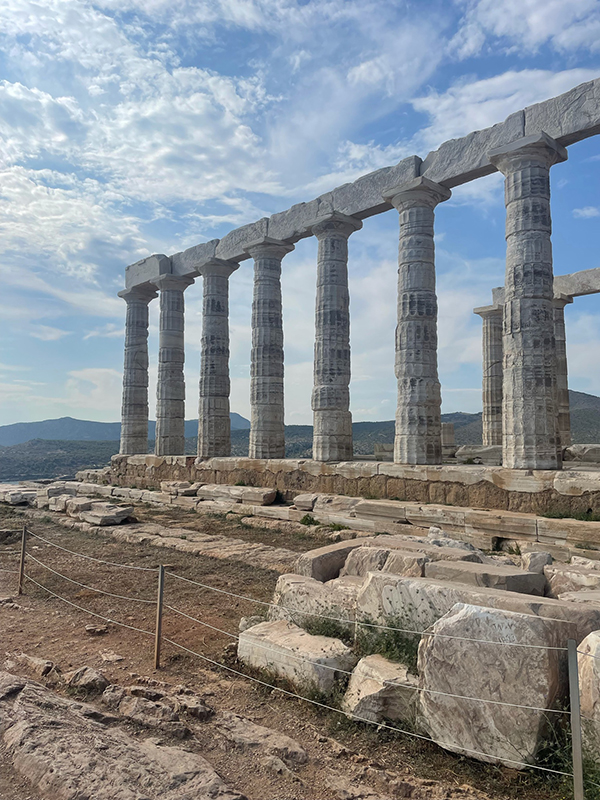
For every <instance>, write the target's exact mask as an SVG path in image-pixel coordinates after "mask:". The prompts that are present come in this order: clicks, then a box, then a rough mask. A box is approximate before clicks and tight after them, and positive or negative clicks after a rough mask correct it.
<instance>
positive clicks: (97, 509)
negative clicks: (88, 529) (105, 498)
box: [79, 503, 133, 525]
mask: <svg viewBox="0 0 600 800" xmlns="http://www.w3.org/2000/svg"><path fill="white" fill-rule="evenodd" d="M132 514H133V506H115V505H113V504H112V503H92V507H91V508H90V510H89V511H82V512H81V513H80V514H79V519H81V520H83V521H84V522H89V523H90V524H91V525H120V524H121V523H122V522H124V521H125V520H126V519H127V517H130V516H131V515H132Z"/></svg>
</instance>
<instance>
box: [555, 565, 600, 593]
mask: <svg viewBox="0 0 600 800" xmlns="http://www.w3.org/2000/svg"><path fill="white" fill-rule="evenodd" d="M544 574H545V575H546V578H547V580H548V585H549V587H550V590H549V595H550V597H558V595H559V594H564V593H565V592H577V591H580V590H581V589H587V590H590V589H600V571H598V570H597V569H586V568H585V567H573V566H570V565H569V564H551V565H549V566H547V567H544Z"/></svg>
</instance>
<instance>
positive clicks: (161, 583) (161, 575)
mask: <svg viewBox="0 0 600 800" xmlns="http://www.w3.org/2000/svg"><path fill="white" fill-rule="evenodd" d="M164 589H165V568H164V565H163V564H161V565H160V567H159V568H158V596H157V598H156V635H155V638H154V669H160V637H161V633H162V612H163V594H164Z"/></svg>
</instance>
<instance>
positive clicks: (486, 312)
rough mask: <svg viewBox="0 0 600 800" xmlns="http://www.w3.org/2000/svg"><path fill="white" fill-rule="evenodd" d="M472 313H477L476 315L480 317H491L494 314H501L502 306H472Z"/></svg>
mask: <svg viewBox="0 0 600 800" xmlns="http://www.w3.org/2000/svg"><path fill="white" fill-rule="evenodd" d="M473 313H474V314H477V316H478V317H481V318H482V319H483V318H484V317H493V316H494V314H501V313H502V306H501V305H496V304H495V303H494V305H491V306H480V307H479V308H474V309H473Z"/></svg>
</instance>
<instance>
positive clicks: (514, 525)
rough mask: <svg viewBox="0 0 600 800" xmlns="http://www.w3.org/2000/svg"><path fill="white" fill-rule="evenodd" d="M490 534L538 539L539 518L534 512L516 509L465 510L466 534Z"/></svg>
mask: <svg viewBox="0 0 600 800" xmlns="http://www.w3.org/2000/svg"><path fill="white" fill-rule="evenodd" d="M481 534H483V535H485V536H486V537H487V536H489V539H490V542H491V540H492V539H494V538H502V539H520V540H523V541H525V540H531V541H533V542H535V541H537V520H536V517H535V515H534V514H522V513H519V512H515V511H479V510H477V509H469V510H468V511H466V512H465V535H467V536H473V535H481Z"/></svg>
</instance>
